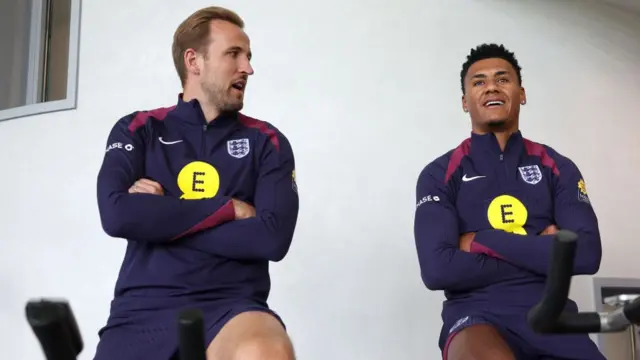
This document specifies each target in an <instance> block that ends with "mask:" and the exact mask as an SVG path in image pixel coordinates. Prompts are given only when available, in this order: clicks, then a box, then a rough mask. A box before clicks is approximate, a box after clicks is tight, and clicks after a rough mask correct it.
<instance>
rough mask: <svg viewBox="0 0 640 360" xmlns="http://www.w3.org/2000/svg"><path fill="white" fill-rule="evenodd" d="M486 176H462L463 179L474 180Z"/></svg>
mask: <svg viewBox="0 0 640 360" xmlns="http://www.w3.org/2000/svg"><path fill="white" fill-rule="evenodd" d="M483 177H486V176H472V177H467V174H464V176H463V177H462V181H472V180H475V179H480V178H483Z"/></svg>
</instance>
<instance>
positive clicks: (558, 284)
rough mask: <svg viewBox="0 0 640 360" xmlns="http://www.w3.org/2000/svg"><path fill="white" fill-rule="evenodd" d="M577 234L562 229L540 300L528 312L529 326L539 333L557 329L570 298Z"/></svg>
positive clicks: (556, 238) (556, 237) (557, 235)
mask: <svg viewBox="0 0 640 360" xmlns="http://www.w3.org/2000/svg"><path fill="white" fill-rule="evenodd" d="M577 239H578V235H576V234H575V233H573V232H571V231H567V230H560V231H558V232H557V233H556V235H555V238H554V242H553V253H552V254H551V263H550V265H549V274H548V276H547V282H546V285H545V289H544V293H543V295H542V299H541V300H540V302H539V303H538V304H537V305H535V306H534V307H533V308H532V309H531V310H530V311H529V313H528V314H527V317H528V322H529V325H530V326H531V327H532V328H533V330H534V331H536V332H541V333H548V332H554V328H555V327H556V324H557V322H558V320H559V317H560V315H561V314H562V311H563V310H564V308H565V306H566V303H567V300H568V298H569V289H570V287H571V278H572V274H573V263H574V257H575V254H576V245H577V243H576V240H577Z"/></svg>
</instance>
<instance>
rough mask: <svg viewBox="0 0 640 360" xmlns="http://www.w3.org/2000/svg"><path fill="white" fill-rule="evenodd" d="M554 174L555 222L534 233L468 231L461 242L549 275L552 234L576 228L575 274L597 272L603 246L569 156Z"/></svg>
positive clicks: (464, 246)
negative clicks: (469, 232)
mask: <svg viewBox="0 0 640 360" xmlns="http://www.w3.org/2000/svg"><path fill="white" fill-rule="evenodd" d="M562 160H563V161H562V162H561V163H560V167H559V172H560V174H561V175H557V176H555V177H554V179H553V181H554V214H553V218H554V220H555V224H554V225H552V226H550V227H547V229H545V231H543V232H542V233H540V234H537V235H519V234H513V233H509V232H505V231H502V230H486V231H480V232H478V233H475V234H467V236H465V237H463V240H462V241H461V246H462V247H463V248H465V249H467V251H470V252H472V253H481V254H486V255H489V256H491V257H495V258H499V259H503V260H505V261H507V262H510V263H512V264H514V265H516V266H519V267H522V268H524V269H527V270H529V271H531V272H534V273H537V274H541V275H545V276H546V275H548V269H549V264H550V261H551V252H552V249H553V235H554V234H555V232H556V231H557V229H558V228H560V229H566V230H570V231H573V232H575V233H576V234H577V235H578V246H577V250H576V258H575V265H574V273H573V274H574V275H592V274H595V273H596V272H598V269H599V267H600V260H601V258H602V246H601V241H600V231H599V229H598V219H597V217H596V215H595V212H594V210H593V208H592V206H591V204H590V201H589V199H588V197H587V194H586V189H585V186H584V180H583V179H582V174H581V173H580V171H579V170H578V168H577V166H576V165H575V164H574V163H573V162H572V161H571V160H569V159H566V158H564V159H562Z"/></svg>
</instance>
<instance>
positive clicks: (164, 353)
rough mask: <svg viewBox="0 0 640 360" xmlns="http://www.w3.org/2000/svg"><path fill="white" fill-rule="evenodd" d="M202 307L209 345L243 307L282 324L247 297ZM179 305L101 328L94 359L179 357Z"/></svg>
mask: <svg viewBox="0 0 640 360" xmlns="http://www.w3.org/2000/svg"><path fill="white" fill-rule="evenodd" d="M199 308H200V309H201V310H202V311H203V315H204V325H205V339H204V340H205V345H206V346H208V345H209V344H210V343H211V341H213V339H214V338H215V336H216V335H217V334H218V332H219V331H220V330H221V329H222V327H223V326H224V325H225V324H226V323H227V322H228V321H229V320H231V318H233V317H234V316H236V315H238V314H240V313H243V312H246V311H263V312H266V313H269V314H271V315H273V316H274V317H275V318H276V319H277V320H278V321H280V323H281V324H282V326H283V327H284V326H285V324H284V322H283V321H282V319H281V318H280V316H278V314H276V313H275V312H274V311H273V310H271V309H269V308H268V307H267V306H264V305H261V304H258V303H255V302H252V301H248V300H242V301H240V300H234V301H217V302H215V303H212V304H207V305H205V306H199ZM178 313H179V309H176V310H163V311H158V312H154V313H150V314H144V315H140V316H139V317H136V318H131V319H128V320H127V321H126V322H123V321H121V322H120V323H119V324H118V325H115V326H110V327H107V328H105V329H104V331H101V333H100V341H99V343H98V346H97V349H96V354H95V356H94V358H93V359H94V360H114V359H118V360H147V359H148V360H172V359H178V327H177V319H178Z"/></svg>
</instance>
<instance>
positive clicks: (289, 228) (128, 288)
mask: <svg viewBox="0 0 640 360" xmlns="http://www.w3.org/2000/svg"><path fill="white" fill-rule="evenodd" d="M140 178H147V179H150V180H153V181H156V182H158V183H160V184H161V185H162V187H163V189H164V196H159V195H151V194H137V193H134V194H129V193H128V189H129V188H130V187H131V185H133V183H134V182H135V181H137V180H138V179H140ZM97 196H98V206H99V211H100V218H101V222H102V226H103V229H104V231H105V232H106V233H107V234H108V235H110V236H112V237H118V238H124V239H126V240H127V248H126V253H125V255H124V259H123V262H122V266H121V269H120V272H119V275H118V280H117V282H116V286H115V294H114V299H113V301H112V305H111V316H110V318H111V319H116V318H118V319H123V318H126V317H127V315H129V314H130V315H133V314H136V313H139V312H140V311H144V310H151V311H152V310H163V309H175V308H177V307H181V306H185V305H189V306H192V305H193V304H197V303H199V302H210V301H212V300H217V299H234V298H237V299H250V300H255V301H258V302H261V303H266V300H267V297H268V296H269V291H270V287H271V283H270V277H269V261H280V260H281V259H283V258H284V257H285V255H286V253H287V252H288V250H289V247H290V244H291V241H292V237H293V233H294V229H295V226H296V222H297V217H298V207H299V202H298V201H299V199H298V194H297V185H296V182H295V162H294V156H293V151H292V149H291V145H290V143H289V141H288V140H287V138H286V137H285V136H284V135H283V134H282V133H281V132H280V131H279V130H278V129H276V128H275V127H274V126H273V125H272V124H270V123H268V122H265V121H260V120H256V119H253V118H250V117H248V116H245V115H243V114H241V113H232V114H224V115H221V116H219V117H218V118H217V119H215V120H214V121H212V122H211V123H209V124H207V122H206V121H205V118H204V115H203V113H202V110H201V108H200V105H199V103H198V102H197V100H193V101H190V102H185V101H183V99H182V95H180V96H179V99H178V103H177V105H175V106H172V107H168V108H160V109H156V110H151V111H136V112H134V113H132V114H129V115H127V116H125V117H123V118H122V119H120V120H119V121H118V122H117V123H116V124H115V126H114V127H113V129H112V130H111V133H110V134H109V138H108V145H107V149H106V153H105V155H104V160H103V163H102V166H101V168H100V172H99V175H98V180H97ZM232 198H235V199H238V200H242V201H245V202H247V203H249V204H251V205H253V206H254V207H255V209H256V217H255V218H250V219H244V220H235V211H234V207H233V203H232V201H231V199H232Z"/></svg>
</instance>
